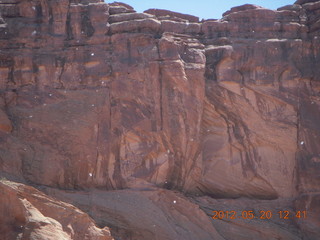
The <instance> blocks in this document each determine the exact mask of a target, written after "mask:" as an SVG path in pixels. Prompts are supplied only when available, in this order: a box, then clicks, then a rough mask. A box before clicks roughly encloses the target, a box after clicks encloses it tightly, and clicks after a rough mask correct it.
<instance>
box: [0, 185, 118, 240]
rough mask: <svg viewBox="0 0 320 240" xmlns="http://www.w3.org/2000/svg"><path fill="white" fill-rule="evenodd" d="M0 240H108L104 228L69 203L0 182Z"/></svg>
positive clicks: (107, 234)
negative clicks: (97, 225) (96, 224)
mask: <svg viewBox="0 0 320 240" xmlns="http://www.w3.org/2000/svg"><path fill="white" fill-rule="evenodd" d="M0 193H1V199H0V203H1V204H0V214H1V221H0V234H1V239H3V240H11V239H52V240H53V239H61V240H68V239H94V240H111V239H113V238H112V237H111V234H110V231H109V229H108V228H107V227H104V228H103V229H100V228H98V227H96V226H95V224H94V222H93V220H92V219H91V218H90V217H89V216H88V215H87V214H85V213H83V212H81V211H80V210H79V209H77V208H75V207H74V206H72V205H70V204H66V203H63V202H61V201H58V200H56V199H53V198H50V197H48V196H46V195H45V194H43V193H42V192H40V191H38V190H36V189H34V188H33V187H30V186H26V185H24V184H20V183H14V182H10V181H7V180H1V182H0Z"/></svg>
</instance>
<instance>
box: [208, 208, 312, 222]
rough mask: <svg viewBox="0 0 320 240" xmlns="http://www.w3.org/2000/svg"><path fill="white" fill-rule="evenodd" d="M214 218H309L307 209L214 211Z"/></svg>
mask: <svg viewBox="0 0 320 240" xmlns="http://www.w3.org/2000/svg"><path fill="white" fill-rule="evenodd" d="M212 214H213V215H212V216H211V217H212V219H217V220H223V219H231V220H232V219H249V220H250V219H265V220H268V219H271V218H279V219H293V218H299V219H305V218H307V211H288V210H283V211H277V212H273V211H269V210H267V211H266V210H259V211H253V210H248V211H216V210H215V211H212Z"/></svg>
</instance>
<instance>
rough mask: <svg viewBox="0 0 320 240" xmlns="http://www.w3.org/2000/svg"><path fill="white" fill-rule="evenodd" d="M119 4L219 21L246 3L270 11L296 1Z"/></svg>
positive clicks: (186, 0) (147, 0)
mask: <svg viewBox="0 0 320 240" xmlns="http://www.w3.org/2000/svg"><path fill="white" fill-rule="evenodd" d="M106 2H113V1H106ZM118 2H123V3H127V4H129V5H130V6H132V7H134V9H135V10H136V11H137V12H143V11H145V10H147V9H149V8H159V9H167V10H171V11H176V12H180V13H187V14H191V15H195V16H198V17H199V18H200V19H202V18H204V19H209V18H217V19H218V18H221V16H222V13H224V12H226V11H227V10H229V9H230V8H232V7H235V6H240V5H243V4H246V3H250V4H255V5H259V6H262V7H265V8H269V9H277V8H279V7H282V6H285V5H288V4H293V3H294V2H295V0H251V1H250V0H247V1H242V0H197V1H195V0H159V1H151V0H118Z"/></svg>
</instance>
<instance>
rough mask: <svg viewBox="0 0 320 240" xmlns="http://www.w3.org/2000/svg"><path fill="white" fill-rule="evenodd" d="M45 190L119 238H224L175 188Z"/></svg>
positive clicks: (133, 239) (191, 239) (134, 239)
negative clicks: (76, 208) (73, 191)
mask: <svg viewBox="0 0 320 240" xmlns="http://www.w3.org/2000/svg"><path fill="white" fill-rule="evenodd" d="M46 192H48V194H50V195H52V196H55V197H56V198H59V199H64V200H65V201H67V202H69V203H72V204H75V205H78V206H79V207H80V208H81V209H83V210H84V211H86V212H90V216H91V217H92V218H93V219H95V220H96V221H97V223H99V225H101V226H106V225H107V226H110V228H111V233H112V235H113V236H114V237H115V238H116V239H132V240H136V239H141V240H143V239H146V240H147V239H181V240H182V239H188V240H189V239H190V240H193V239H217V240H220V239H221V240H222V239H223V238H222V237H221V235H220V234H219V233H218V232H217V230H216V229H215V228H214V226H213V225H212V224H211V220H210V218H208V217H207V215H206V214H205V213H204V212H203V211H202V210H200V209H199V206H198V205H196V204H193V203H191V202H190V201H189V200H188V199H187V198H185V197H184V196H182V195H181V194H179V193H175V192H173V191H168V190H164V189H157V188H153V187H151V188H150V186H147V185H146V186H143V187H142V188H133V189H132V190H120V191H108V192H106V191H98V190H94V191H90V192H77V194H74V193H72V192H65V191H60V190H56V189H47V190H46ZM93 206H94V207H93Z"/></svg>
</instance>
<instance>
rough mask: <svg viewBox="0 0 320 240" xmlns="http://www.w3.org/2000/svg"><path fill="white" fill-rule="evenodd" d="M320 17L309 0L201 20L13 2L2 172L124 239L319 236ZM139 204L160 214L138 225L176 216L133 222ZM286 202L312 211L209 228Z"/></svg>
mask: <svg viewBox="0 0 320 240" xmlns="http://www.w3.org/2000/svg"><path fill="white" fill-rule="evenodd" d="M319 13H320V2H319V1H300V0H298V1H297V2H296V3H295V4H293V5H288V6H284V7H282V8H279V9H278V10H276V11H273V10H269V9H265V8H262V7H259V6H255V5H243V6H240V7H235V8H232V9H231V10H230V11H228V12H226V13H225V14H224V15H223V17H222V19H220V20H213V19H209V20H202V21H199V18H197V17H194V16H190V15H187V14H181V13H175V12H172V11H167V10H159V9H150V10H147V11H145V12H144V13H137V12H136V11H135V10H134V9H133V8H132V7H130V6H128V5H126V4H122V3H117V2H116V3H104V2H101V1H99V0H95V1H94V0H78V1H76V0H70V1H69V0H59V1H57V0H34V1H26V0H1V1H0V16H1V18H0V48H1V50H0V76H1V78H0V93H1V97H0V141H1V143H0V173H1V176H3V177H6V178H8V179H10V180H12V181H16V182H21V184H22V183H24V184H27V185H32V186H34V187H38V188H40V189H41V190H43V191H45V192H46V193H47V194H48V195H52V196H55V197H56V198H57V199H60V200H64V201H67V202H69V203H72V204H74V205H76V206H77V207H79V208H81V209H82V210H83V211H85V212H87V213H88V214H89V215H90V216H91V217H92V218H93V219H94V220H95V221H97V223H98V224H99V226H100V227H102V228H103V227H105V226H109V227H111V230H110V231H111V234H112V236H114V237H115V239H151V238H152V239H156V238H157V237H158V238H159V239H219V238H221V239H223V238H224V239H317V238H318V237H319V236H320V233H319V230H318V229H319V220H318V217H317V216H318V215H317V213H319V211H320V210H319V207H318V206H319V205H318V204H317V203H318V202H319V196H320V195H319V192H320V188H319V186H320V178H319V172H320V165H319V164H320V140H319V139H320V127H319V126H320V125H319V122H320V111H319V106H320V84H319V81H320V78H319V76H320V72H319V71H320V70H319V67H318V66H319V62H320V48H319V46H320V24H319V21H320V19H319V16H320V14H319ZM17 184H18V183H12V182H11V183H10V184H9V183H6V184H4V185H3V188H4V189H5V190H3V191H2V193H3V194H7V192H11V193H12V194H13V195H14V193H13V192H19V191H20V190H18V188H17V187H11V186H18V185H19V184H18V185H17ZM19 186H20V185H19ZM23 186H24V187H23V188H26V189H28V188H29V187H28V186H25V185H23ZM30 188H31V187H30ZM89 189H90V191H89ZM93 189H96V190H93ZM97 189H98V190H97ZM150 189H151V190H150ZM164 189H167V190H164ZM67 190H68V191H67ZM32 191H36V190H32ZM70 191H71V192H70ZM86 191H89V192H86ZM148 191H150V192H148ZM174 191H179V192H180V193H183V194H185V196H182V195H181V196H180V195H179V194H180V193H179V194H178V193H176V192H174ZM11 193H10V194H11ZM41 194H42V193H41ZM117 194H123V197H122V198H123V199H124V200H123V201H120V202H119V203H117V201H118V200H117V199H116V197H113V196H116V195H117ZM177 194H178V195H179V196H178V195H177ZM44 196H45V195H44ZM83 196H93V198H94V199H95V200H94V201H93V200H92V201H91V200H90V201H89V200H84V197H83ZM121 196H122V195H121ZM160 196H161V197H160ZM172 196H174V197H176V198H179V201H178V200H172V198H173V197H172ZM186 196H188V197H186ZM109 197H110V198H111V199H113V200H109ZM44 198H46V199H43V202H42V200H41V199H38V200H35V202H37V201H39V202H41V203H39V204H46V201H49V200H48V199H50V197H48V196H46V197H44ZM12 199H15V200H14V201H15V202H17V204H18V202H19V206H22V205H23V206H24V207H26V206H27V205H28V204H29V203H28V204H27V203H26V204H27V205H25V204H24V203H23V201H22V200H21V198H20V197H17V196H15V197H12ZM27 199H28V198H27ZM100 199H108V201H111V202H110V203H109V202H108V201H107V200H106V201H107V202H108V204H107V203H101V202H100V201H101V200H100ZM130 199H132V201H134V203H130V201H131V200H130ZM159 199H160V200H159ZM180 199H183V200H181V201H180ZM217 199H234V200H225V202H224V200H217ZM4 201H6V200H4ZM21 201H22V202H21ZM28 201H29V200H28ZM50 201H51V200H50ZM52 201H53V200H52ZM57 201H58V200H57ZM135 201H136V203H135ZM173 201H175V203H174V202H173ZM139 202H141V203H144V204H146V205H148V204H149V205H148V206H149V209H150V211H149V212H148V211H145V212H144V213H143V214H144V215H140V216H139V219H143V218H146V215H147V214H148V213H150V214H151V212H152V211H154V212H158V211H161V212H162V213H161V214H162V215H163V218H165V217H167V218H169V220H168V221H164V222H163V224H162V220H159V221H157V222H155V224H153V225H156V226H160V225H161V224H162V225H161V228H157V227H156V228H154V226H151V225H150V226H149V225H148V226H145V224H143V221H142V220H141V221H142V222H135V221H134V216H137V215H138V214H139V211H137V210H132V209H133V208H137V209H139V204H138V203H139ZM9 203H10V201H7V202H6V206H9V205H10V204H9ZM116 203H117V204H119V205H117V207H110V206H114V205H113V204H116ZM21 204H22V205H21ZM59 204H60V203H59ZM61 204H62V203H61ZM172 204H174V205H173V206H177V204H180V206H179V207H180V209H179V210H176V209H175V207H172V206H171V205H172ZM278 204H280V206H281V207H283V210H284V209H286V208H287V209H290V210H291V211H292V212H296V211H305V210H307V211H308V212H309V214H310V216H311V217H310V218H308V219H297V218H293V219H291V221H290V222H289V221H288V222H285V221H284V220H283V219H282V220H281V219H280V220H279V219H277V220H274V221H269V222H266V221H265V222H263V221H262V222H261V221H253V222H248V221H246V220H243V221H241V222H240V223H239V222H237V221H236V222H233V221H231V222H228V221H227V222H226V221H220V220H219V221H212V220H210V216H211V215H210V214H211V213H212V211H214V210H215V209H219V208H221V209H225V210H228V207H227V206H230V208H231V206H232V207H233V208H236V209H238V211H241V209H242V210H244V209H247V208H252V209H253V210H255V211H257V212H258V211H259V208H260V206H261V207H264V209H267V208H270V210H274V211H276V210H277V211H279V208H278V207H277V205H278ZM29 205H30V204H29ZM29 205H28V206H29ZM31 205H32V206H31ZM31 205H30V206H29V207H30V208H29V207H28V209H31V208H32V209H34V208H35V209H37V208H38V207H37V206H35V205H34V203H32V204H31ZM197 206H199V207H198V208H197ZM19 208H20V207H19ZM189 208H191V209H194V212H192V213H191V214H190V213H188V214H185V213H184V211H189V210H190V209H189ZM92 209H95V210H92ZM124 209H126V210H124ZM100 210H101V213H100V212H99V211H100ZM229 210H231V209H229ZM280 210H281V209H280ZM24 211H25V210H24ZM32 211H33V210H32ZM34 211H40V213H41V214H42V215H43V216H44V217H49V218H50V219H51V218H52V217H51V215H45V214H43V212H42V211H41V210H34ZM52 211H54V210H52ZM141 211H142V210H141ZM192 211H193V210H192ZM40 213H39V214H40ZM205 213H207V215H205ZM1 214H2V215H1V216H5V212H4V210H2V212H1ZM17 214H18V213H17ZM19 214H20V213H19ZM37 214H38V213H37ZM82 214H84V213H82ZM20 215H21V216H22V215H23V214H20ZM20 215H19V216H20ZM42 215H41V216H42ZM151 215H152V214H151ZM151 215H150V216H151ZM192 216H197V219H198V220H194V219H192ZM149 218H151V217H149ZM7 219H9V218H7ZM24 219H28V218H26V217H24ZM53 219H55V220H52V221H51V220H50V221H51V222H50V221H49V220H48V221H49V222H50V223H52V222H54V224H53V225H54V226H53V225H52V226H51V225H50V226H49V228H50V229H51V228H54V227H58V228H59V231H60V230H61V228H60V225H59V224H58V223H57V222H55V221H58V222H60V224H62V225H61V226H62V230H61V231H62V232H61V234H62V235H63V236H65V238H66V239H68V237H69V238H71V239H78V238H77V237H76V236H75V235H72V234H71V233H70V232H68V231H66V230H65V227H66V226H65V222H63V223H62V222H61V221H63V220H61V221H60V220H59V219H56V218H54V217H53ZM146 219H148V218H146ZM8 221H9V220H8ZM10 221H11V220H10ZM23 221H24V222H28V220H23ZM13 222H14V221H13V220H12V221H11V222H10V224H11V225H12V224H13ZM199 222H201V223H202V224H203V225H202V224H199ZM3 224H7V225H8V223H1V224H0V225H3ZM10 224H9V225H10ZM14 224H16V223H14ZM48 224H49V223H48ZM86 224H92V225H90V226H94V223H93V222H92V220H91V219H89V218H88V219H87V220H86ZM172 224H177V228H182V229H180V230H175V229H173V228H172ZM185 224H186V225H187V226H189V233H188V230H187V229H186V228H184V227H183V225H185ZM40 225H41V224H40ZM262 225H264V226H268V227H269V228H270V229H269V228H267V229H269V230H266V229H263V227H262ZM12 226H13V225H12ZM14 226H15V225H14ZM37 226H38V225H37ZM230 226H232V227H230ZM235 226H236V227H235ZM239 226H240V227H239ZM90 228H92V229H93V228H94V227H90ZM95 228H96V227H95ZM3 229H5V230H3V231H4V232H6V234H9V235H4V236H15V237H16V236H18V234H21V232H19V233H17V234H16V235H10V234H12V233H11V232H12V231H15V230H12V229H11V230H10V229H9V228H7V227H6V228H3ZM97 229H98V228H97ZM134 229H139V230H137V232H135V231H134ZM252 229H254V230H252ZM272 229H273V230H272ZM274 229H276V230H274ZM10 231H11V232H10ZM19 231H20V230H19ZM34 231H35V232H37V231H38V230H37V227H35V228H34ZM45 231H47V230H45ZM50 231H51V230H50ZM96 231H98V232H99V231H102V233H99V234H101V236H103V237H105V238H101V239H109V238H108V237H110V236H109V235H108V234H107V232H105V231H104V230H101V229H100V230H94V231H93V232H96ZM88 232H90V234H91V230H90V231H89V230H88ZM190 232H191V233H190ZM22 234H24V233H22ZM88 234H89V233H88ZM92 234H93V233H92ZM94 234H95V233H94ZM97 234H98V233H97ZM161 234H162V235H161ZM62 235H61V236H62ZM43 236H45V235H43ZM88 236H90V237H88V239H96V238H94V237H93V236H94V235H88ZM245 236H246V237H247V238H245ZM248 236H249V237H248ZM250 237H251V238H250ZM44 238H45V237H44ZM7 239H10V237H8V238H7ZM97 239H100V238H97Z"/></svg>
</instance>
